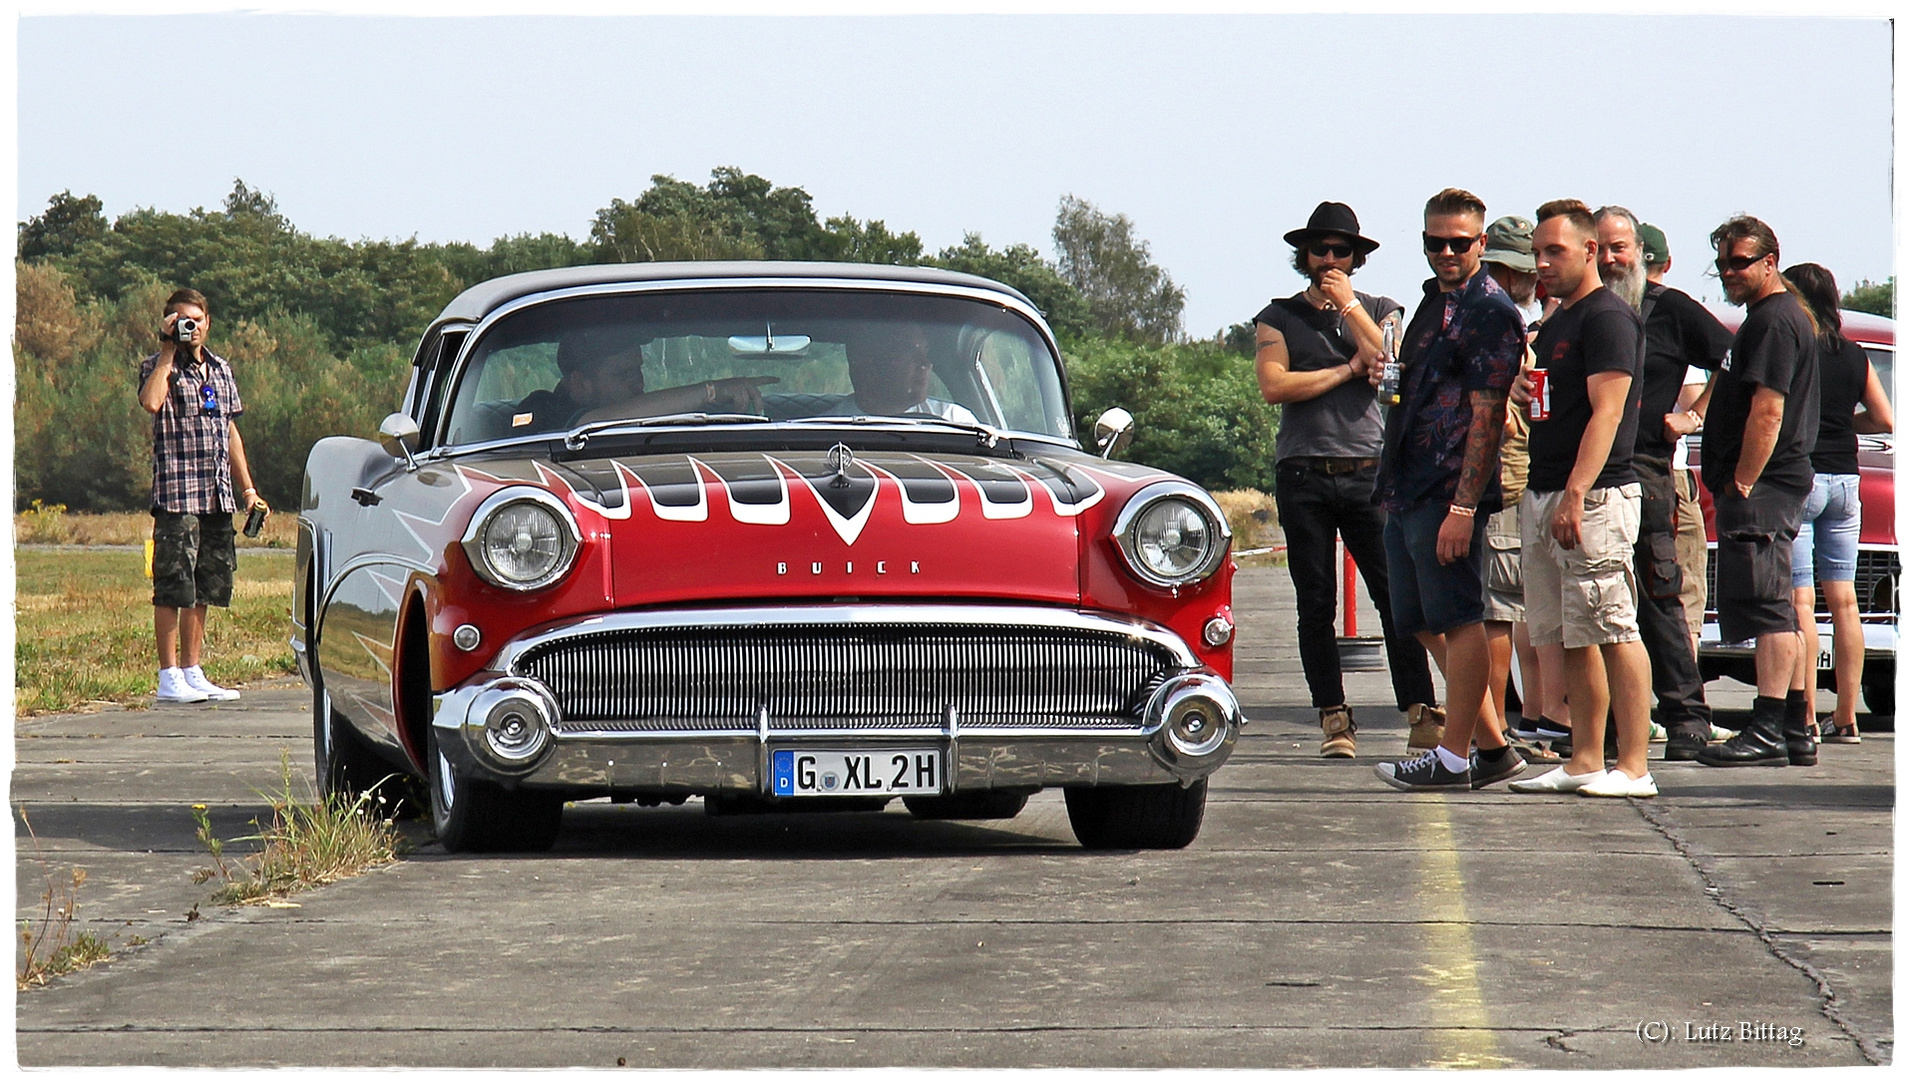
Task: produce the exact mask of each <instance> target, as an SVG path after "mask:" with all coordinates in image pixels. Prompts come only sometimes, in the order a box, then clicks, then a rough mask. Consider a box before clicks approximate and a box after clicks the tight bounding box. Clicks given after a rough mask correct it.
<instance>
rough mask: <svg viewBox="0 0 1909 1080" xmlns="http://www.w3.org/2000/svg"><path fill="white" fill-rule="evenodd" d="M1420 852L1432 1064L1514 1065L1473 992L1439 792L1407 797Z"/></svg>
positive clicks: (1465, 921)
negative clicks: (1505, 1054) (1409, 798)
mask: <svg viewBox="0 0 1909 1080" xmlns="http://www.w3.org/2000/svg"><path fill="white" fill-rule="evenodd" d="M1408 801H1409V804H1410V805H1411V807H1412V811H1413V817H1414V822H1413V839H1414V841H1415V842H1416V844H1417V846H1418V851H1419V897H1420V899H1421V900H1422V901H1423V902H1424V904H1425V907H1426V909H1427V912H1428V913H1429V915H1430V918H1429V919H1427V920H1426V921H1425V922H1424V923H1423V924H1422V925H1423V927H1424V931H1425V960H1424V962H1423V963H1422V964H1421V969H1422V973H1421V974H1420V975H1419V981H1420V982H1422V983H1424V984H1425V986H1426V987H1427V988H1428V989H1429V990H1431V992H1432V994H1431V999H1430V1010H1431V1021H1432V1033H1431V1037H1432V1059H1431V1060H1429V1061H1426V1062H1425V1063H1424V1064H1425V1065H1427V1066H1429V1067H1431V1068H1434V1069H1493V1068H1503V1067H1506V1066H1509V1065H1513V1064H1515V1063H1514V1062H1513V1061H1512V1060H1511V1059H1509V1058H1507V1057H1504V1056H1503V1055H1501V1054H1499V1052H1498V1035H1497V1032H1495V1031H1493V1030H1492V1026H1491V1016H1490V1014H1489V1013H1487V1012H1486V1010H1485V999H1484V997H1483V995H1481V994H1480V993H1479V991H1478V959H1477V957H1476V956H1474V955H1473V952H1472V927H1471V916H1470V915H1469V914H1468V913H1467V912H1466V910H1465V878H1464V875H1462V874H1461V873H1460V872H1459V869H1458V851H1457V846H1456V845H1455V844H1454V842H1453V840H1452V819H1451V815H1450V813H1449V811H1448V809H1447V807H1446V804H1445V800H1444V799H1443V798H1439V797H1432V798H1416V799H1411V800H1408Z"/></svg>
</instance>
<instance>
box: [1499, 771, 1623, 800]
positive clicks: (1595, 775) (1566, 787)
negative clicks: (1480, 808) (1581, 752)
mask: <svg viewBox="0 0 1909 1080" xmlns="http://www.w3.org/2000/svg"><path fill="white" fill-rule="evenodd" d="M1602 779H1604V770H1602V769H1600V770H1598V771H1597V772H1590V773H1583V774H1580V775H1574V774H1572V773H1568V772H1565V771H1564V766H1562V765H1560V766H1558V767H1557V768H1555V769H1552V770H1551V771H1550V772H1548V773H1545V774H1544V775H1543V776H1534V777H1532V778H1531V779H1529V780H1513V781H1512V782H1511V783H1509V784H1506V785H1505V786H1506V787H1508V788H1510V789H1511V790H1513V791H1515V792H1517V793H1518V794H1520V795H1569V794H1571V793H1572V792H1574V791H1577V790H1578V789H1580V788H1585V787H1589V786H1590V785H1592V784H1595V783H1597V782H1598V781H1599V780H1602Z"/></svg>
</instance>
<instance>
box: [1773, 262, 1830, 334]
mask: <svg viewBox="0 0 1909 1080" xmlns="http://www.w3.org/2000/svg"><path fill="white" fill-rule="evenodd" d="M1783 276H1784V277H1785V278H1786V279H1788V281H1789V283H1790V285H1791V286H1792V287H1793V288H1795V290H1796V295H1797V296H1799V297H1801V298H1802V300H1803V303H1804V304H1806V305H1808V307H1809V309H1810V314H1811V315H1812V316H1814V317H1815V319H1816V333H1817V336H1818V337H1821V338H1822V339H1823V340H1824V341H1825V342H1826V343H1827V344H1830V345H1835V346H1837V347H1839V348H1840V347H1841V346H1842V344H1843V313H1842V310H1841V308H1842V303H1843V301H1842V296H1843V294H1842V291H1841V290H1840V289H1838V288H1837V287H1836V275H1834V274H1832V273H1830V272H1829V270H1827V269H1826V268H1824V267H1821V266H1818V265H1817V264H1815V263H1797V264H1796V265H1795V266H1792V267H1790V268H1789V269H1787V270H1785V271H1783Z"/></svg>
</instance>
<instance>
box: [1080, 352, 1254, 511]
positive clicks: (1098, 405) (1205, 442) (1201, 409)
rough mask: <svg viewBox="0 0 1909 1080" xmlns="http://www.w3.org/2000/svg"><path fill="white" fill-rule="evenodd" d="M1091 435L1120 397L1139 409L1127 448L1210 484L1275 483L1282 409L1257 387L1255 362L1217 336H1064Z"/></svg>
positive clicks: (1133, 455)
mask: <svg viewBox="0 0 1909 1080" xmlns="http://www.w3.org/2000/svg"><path fill="white" fill-rule="evenodd" d="M1062 351H1063V353H1064V354H1065V357H1066V360H1067V376H1068V382H1069V383H1070V386H1071V389H1072V391H1073V397H1074V412H1075V422H1076V423H1077V424H1078V425H1079V430H1080V431H1081V432H1082V434H1083V435H1084V436H1087V435H1088V433H1090V432H1092V430H1093V423H1094V418H1095V417H1097V416H1099V415H1100V413H1101V412H1102V411H1103V410H1105V409H1108V408H1112V407H1113V406H1116V405H1118V406H1121V407H1122V408H1125V409H1126V410H1127V411H1128V412H1131V413H1132V414H1133V417H1134V441H1133V445H1132V446H1131V447H1129V448H1128V449H1127V450H1126V452H1125V453H1123V454H1122V455H1121V456H1122V457H1124V458H1126V459H1127V460H1129V461H1137V462H1140V463H1141V464H1144V465H1152V466H1154V467H1155V468H1160V469H1167V470H1169V471H1172V472H1176V473H1179V474H1180V475H1181V476H1184V477H1186V478H1187V479H1189V480H1192V481H1193V482H1195V483H1197V484H1200V485H1202V486H1204V487H1208V488H1211V489H1213V490H1216V491H1217V490H1223V489H1231V488H1256V489H1259V490H1261V491H1271V490H1272V488H1273V435H1274V432H1275V431H1277V429H1278V424H1277V419H1276V415H1275V413H1274V411H1273V409H1272V407H1271V406H1269V405H1267V404H1266V402H1265V401H1264V399H1262V398H1261V397H1260V395H1259V383H1258V380H1257V379H1256V378H1255V377H1254V374H1253V362H1252V361H1251V360H1249V359H1247V358H1245V357H1242V356H1240V355H1238V354H1237V353H1233V352H1229V351H1227V350H1226V349H1225V348H1224V347H1222V346H1220V345H1218V344H1216V343H1214V342H1210V341H1201V342H1189V343H1185V344H1178V345H1139V344H1135V343H1132V342H1128V341H1109V340H1105V339H1101V338H1076V339H1073V340H1070V341H1068V342H1067V343H1065V345H1064V346H1063V350H1062Z"/></svg>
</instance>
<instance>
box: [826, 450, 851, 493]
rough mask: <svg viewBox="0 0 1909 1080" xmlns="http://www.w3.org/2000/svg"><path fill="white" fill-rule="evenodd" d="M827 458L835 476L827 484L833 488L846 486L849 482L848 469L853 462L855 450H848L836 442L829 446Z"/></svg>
mask: <svg viewBox="0 0 1909 1080" xmlns="http://www.w3.org/2000/svg"><path fill="white" fill-rule="evenodd" d="M828 460H829V468H831V469H834V470H835V477H834V479H832V480H830V481H829V486H830V487H835V488H844V487H847V486H848V484H849V480H848V471H849V469H850V468H851V467H853V466H854V464H855V451H853V450H850V449H849V448H848V447H846V446H844V445H842V444H841V443H836V444H835V445H834V446H831V447H829V459H828Z"/></svg>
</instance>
